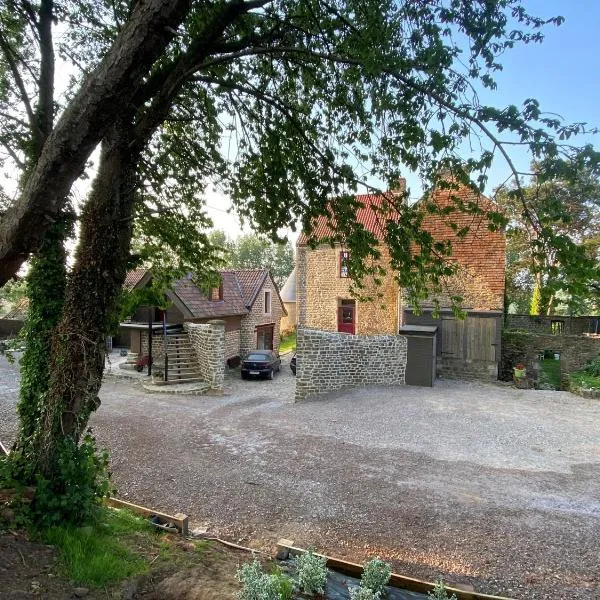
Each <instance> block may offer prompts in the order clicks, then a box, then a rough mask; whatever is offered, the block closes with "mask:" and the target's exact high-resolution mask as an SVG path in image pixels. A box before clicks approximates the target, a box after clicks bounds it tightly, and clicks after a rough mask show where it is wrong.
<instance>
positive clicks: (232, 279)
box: [173, 271, 248, 319]
mask: <svg viewBox="0 0 600 600" xmlns="http://www.w3.org/2000/svg"><path fill="white" fill-rule="evenodd" d="M220 273H221V277H222V279H223V300H210V299H209V298H208V296H207V295H206V294H205V293H204V292H203V291H202V290H200V289H199V288H198V287H197V286H196V285H195V284H194V282H193V281H192V276H191V275H188V276H187V277H184V278H183V279H178V280H177V281H175V282H174V283H173V293H174V294H175V295H176V296H177V298H178V299H179V300H180V301H181V303H182V304H183V305H184V307H185V308H186V309H187V310H188V311H189V313H190V314H189V317H190V318H194V319H213V318H218V317H231V316H235V315H245V314H246V313H247V312H248V309H247V308H246V304H245V302H244V297H243V295H242V290H241V288H240V285H239V282H238V280H237V278H236V276H235V274H234V273H231V272H228V271H221V272H220Z"/></svg>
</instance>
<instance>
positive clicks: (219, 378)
mask: <svg viewBox="0 0 600 600" xmlns="http://www.w3.org/2000/svg"><path fill="white" fill-rule="evenodd" d="M184 329H185V331H187V334H188V336H189V338H190V344H191V346H192V348H193V349H194V353H195V355H196V359H197V363H198V370H199V373H200V376H201V378H202V380H203V381H205V382H206V383H208V384H210V387H211V388H213V389H222V388H223V382H224V380H225V322H224V321H220V320H216V319H215V320H212V321H209V322H208V323H185V324H184Z"/></svg>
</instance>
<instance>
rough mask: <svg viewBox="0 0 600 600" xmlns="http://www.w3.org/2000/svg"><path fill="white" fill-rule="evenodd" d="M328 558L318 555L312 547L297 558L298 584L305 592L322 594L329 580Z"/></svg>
mask: <svg viewBox="0 0 600 600" xmlns="http://www.w3.org/2000/svg"><path fill="white" fill-rule="evenodd" d="M326 564H327V559H326V558H325V557H323V556H317V555H316V554H315V553H314V552H313V551H312V549H309V550H308V551H307V552H305V553H304V554H301V555H300V556H298V557H297V558H296V567H297V569H298V586H299V587H300V589H301V590H302V591H303V592H304V593H305V594H310V595H314V594H322V593H323V592H324V590H325V582H326V581H327V567H326V566H325V565H326Z"/></svg>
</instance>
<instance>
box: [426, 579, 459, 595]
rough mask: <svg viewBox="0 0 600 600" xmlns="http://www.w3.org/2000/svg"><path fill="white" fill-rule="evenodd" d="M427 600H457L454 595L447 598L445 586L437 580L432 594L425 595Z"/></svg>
mask: <svg viewBox="0 0 600 600" xmlns="http://www.w3.org/2000/svg"><path fill="white" fill-rule="evenodd" d="M427 597H428V598H429V600H458V599H457V598H456V594H452V596H448V592H447V591H446V586H445V585H444V582H443V581H442V580H441V579H438V580H437V581H436V582H435V587H434V588H433V592H429V594H427Z"/></svg>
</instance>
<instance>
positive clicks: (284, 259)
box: [209, 229, 296, 288]
mask: <svg viewBox="0 0 600 600" xmlns="http://www.w3.org/2000/svg"><path fill="white" fill-rule="evenodd" d="M209 238H210V241H211V243H212V244H213V245H214V246H215V247H219V248H222V249H223V255H222V258H223V261H224V266H226V267H231V268H232V269H269V271H270V272H271V275H272V276H273V279H274V280H275V283H276V284H277V286H278V287H279V288H281V287H282V286H283V284H284V283H285V282H286V279H287V278H288V277H289V274H290V273H291V272H292V270H293V268H294V266H295V264H296V263H295V258H294V247H293V246H292V244H291V242H289V241H287V242H272V241H270V240H269V239H267V238H266V237H265V236H261V235H259V234H256V233H249V234H245V235H241V236H239V237H237V238H235V239H234V240H231V239H230V238H228V237H227V234H226V233H225V232H224V231H222V230H220V229H216V230H214V231H212V232H211V233H210V235H209Z"/></svg>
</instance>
